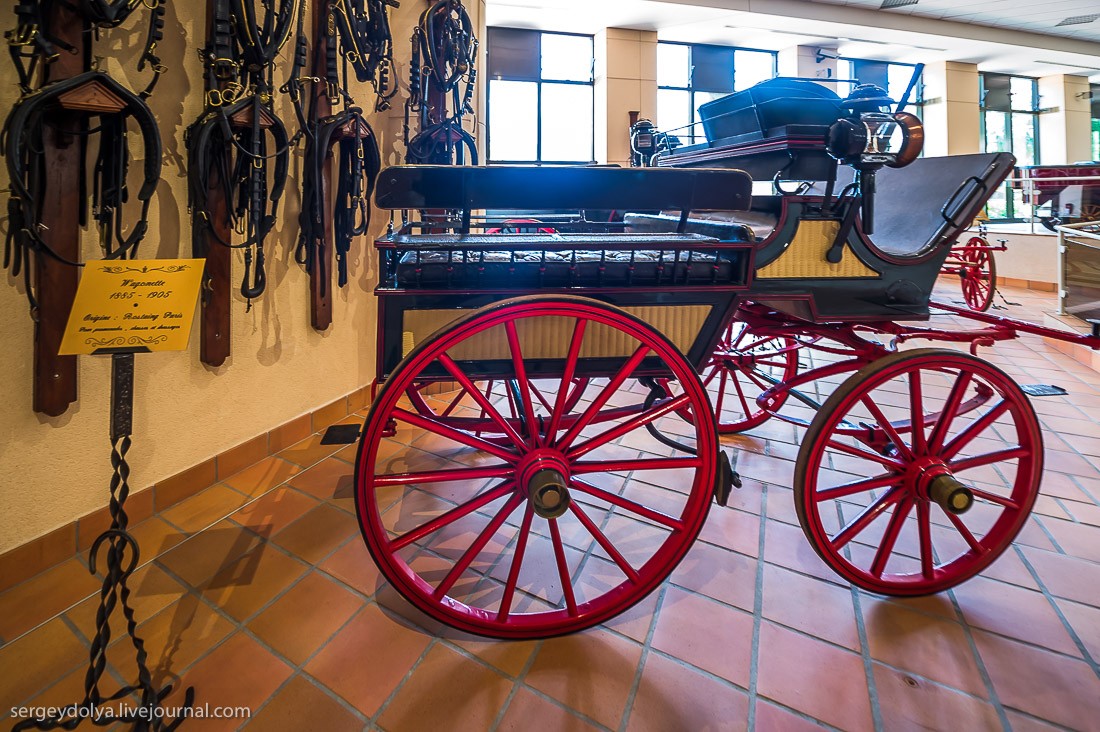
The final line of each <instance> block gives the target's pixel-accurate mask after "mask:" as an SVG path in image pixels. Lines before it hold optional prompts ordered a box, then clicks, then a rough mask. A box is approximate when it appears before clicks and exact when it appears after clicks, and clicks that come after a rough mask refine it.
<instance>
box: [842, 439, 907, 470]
mask: <svg viewBox="0 0 1100 732" xmlns="http://www.w3.org/2000/svg"><path fill="white" fill-rule="evenodd" d="M828 445H829V447H831V448H832V449H834V450H836V451H837V452H842V453H844V454H846V455H851V456H852V457H857V458H861V459H863V460H869V461H870V462H873V463H878V464H879V465H885V466H886V467H888V468H890V469H891V470H897V471H900V470H902V467H903V466H902V464H901V463H899V462H898V461H897V460H894V459H893V458H890V457H887V456H885V455H879V454H878V453H876V452H868V451H866V450H861V449H860V448H858V447H853V446H852V445H845V444H844V443H843V442H837V441H836V440H829V442H828Z"/></svg>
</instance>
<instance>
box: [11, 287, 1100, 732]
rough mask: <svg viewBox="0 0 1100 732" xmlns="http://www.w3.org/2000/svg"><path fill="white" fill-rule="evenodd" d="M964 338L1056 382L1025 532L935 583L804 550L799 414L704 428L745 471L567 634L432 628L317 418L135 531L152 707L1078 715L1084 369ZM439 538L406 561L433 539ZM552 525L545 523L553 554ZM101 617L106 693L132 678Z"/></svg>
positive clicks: (17, 689) (32, 603) (976, 721)
mask: <svg viewBox="0 0 1100 732" xmlns="http://www.w3.org/2000/svg"><path fill="white" fill-rule="evenodd" d="M1005 294H1006V296H1007V297H1008V299H1009V300H1011V301H1012V302H1014V303H1018V305H1015V306H1012V307H1010V308H1009V309H1008V310H1007V311H1005V310H1002V311H998V312H1000V313H1002V314H1011V315H1017V316H1021V317H1025V318H1031V319H1033V320H1040V319H1041V312H1042V310H1043V309H1044V308H1048V307H1050V306H1051V304H1052V301H1053V300H1052V297H1051V296H1044V295H1040V294H1038V293H1034V292H1028V291H1019V290H1008V291H1007V292H1006V293H1005ZM944 296H945V297H948V298H950V297H952V296H956V297H957V295H955V294H954V292H952V291H945V293H944ZM936 320H937V321H938V322H939V323H942V324H949V323H950V322H951V321H952V320H954V319H952V318H947V317H943V316H940V317H937V319H936ZM983 355H984V356H985V357H986V358H988V359H989V360H991V361H993V362H994V363H996V364H998V365H1000V366H1001V367H1002V368H1004V369H1005V370H1006V371H1008V372H1009V373H1010V374H1011V375H1013V376H1014V377H1015V378H1017V379H1018V380H1019V381H1021V382H1022V383H1050V384H1057V385H1059V386H1062V387H1064V388H1066V389H1068V390H1069V392H1070V394H1069V396H1065V397H1047V398H1039V399H1035V400H1034V404H1035V407H1036V410H1037V411H1038V413H1039V415H1040V419H1041V421H1042V422H1043V423H1044V428H1045V437H1046V446H1047V447H1046V449H1047V453H1046V471H1045V476H1044V482H1043V494H1042V496H1041V498H1040V500H1039V501H1038V502H1037V504H1036V507H1035V511H1034V513H1033V515H1032V517H1031V518H1030V519H1029V520H1028V523H1027V526H1026V528H1025V529H1024V531H1023V532H1022V533H1021V535H1020V537H1019V539H1018V540H1017V542H1016V544H1015V545H1014V546H1013V547H1011V548H1010V549H1009V550H1008V551H1007V552H1006V553H1005V555H1003V556H1002V557H1001V558H1000V560H999V561H998V562H997V563H995V564H994V565H993V566H992V567H990V568H989V570H987V571H986V572H985V573H984V576H982V577H979V578H975V579H973V580H971V581H970V582H968V583H966V584H963V585H961V586H960V587H958V588H956V589H955V590H953V591H949V592H946V593H943V594H941V595H937V596H933V597H925V598H918V599H912V600H897V599H885V598H882V597H879V596H876V595H872V594H869V593H866V592H863V591H861V590H857V589H854V588H852V587H850V586H849V585H848V584H847V583H846V582H844V581H843V580H842V579H841V578H840V577H838V576H837V575H836V574H834V573H833V572H832V571H831V570H830V569H829V568H828V567H826V566H825V565H824V564H823V562H822V561H821V560H820V559H819V558H818V557H817V555H816V554H815V553H814V551H813V550H812V548H811V547H810V546H809V544H808V543H807V541H806V539H805V537H804V535H803V533H802V531H801V530H800V528H798V519H797V516H796V514H795V511H794V509H793V504H792V492H791V490H790V485H791V484H790V480H791V474H792V470H793V458H794V456H795V455H796V454H797V449H798V444H799V440H801V434H800V433H799V432H797V431H796V430H795V429H794V428H792V427H790V426H789V425H786V424H783V423H779V422H776V421H774V420H773V421H772V422H768V423H765V424H763V425H761V426H760V427H758V428H756V429H754V430H752V431H751V432H749V433H748V434H746V435H742V436H737V437H730V438H726V439H724V441H723V442H724V444H725V446H726V448H727V449H730V448H732V449H734V450H736V452H737V454H738V457H739V460H738V469H739V471H740V472H741V474H742V475H743V476H744V478H745V485H744V487H743V488H742V489H741V490H740V491H737V492H736V493H735V494H734V495H733V496H732V498H731V500H730V505H729V507H727V508H722V507H713V508H712V510H711V512H710V516H709V519H708V522H707V524H706V526H705V527H704V529H703V531H702V534H701V536H700V538H699V540H698V541H697V543H696V544H695V545H694V547H693V548H692V550H691V551H690V553H689V554H688V556H687V558H686V560H685V561H684V562H683V563H682V564H681V565H680V566H679V568H677V569H676V571H675V572H674V573H673V574H672V576H671V578H670V579H669V580H667V581H666V582H664V583H663V584H662V585H661V586H660V587H659V588H658V589H657V590H656V591H655V592H654V593H653V594H652V595H650V596H649V597H648V598H646V599H645V600H644V601H642V602H641V603H640V604H639V605H637V606H636V607H634V608H632V609H631V610H629V611H628V612H626V613H624V614H623V615H621V616H619V617H617V618H615V619H613V620H611V621H609V622H607V623H605V624H604V625H603V626H600V627H597V628H594V629H592V630H589V631H587V632H584V633H581V634H578V635H573V636H568V637H563V638H557V639H553V640H546V641H537V642H535V641H523V642H499V641H486V640H483V639H479V638H476V637H473V636H466V635H463V634H461V633H456V632H453V631H451V630H449V629H444V628H442V627H440V626H439V625H438V623H436V622H434V621H430V620H428V619H426V618H425V617H424V616H423V615H421V614H420V613H418V612H417V611H415V610H413V609H412V608H411V607H410V606H408V605H407V604H406V603H405V602H404V601H403V600H402V599H401V598H400V597H399V596H397V595H396V593H395V592H394V591H393V590H392V588H390V587H389V586H388V585H387V583H386V582H385V581H384V580H383V579H382V577H381V575H380V574H379V571H378V570H377V569H376V568H375V566H374V564H373V562H372V561H371V559H370V556H369V554H368V553H367V551H366V549H365V547H364V544H363V540H362V538H361V536H360V534H359V530H358V524H357V521H356V518H355V506H354V499H353V487H352V483H353V477H352V473H353V466H352V461H353V460H354V458H355V448H354V447H350V448H349V447H341V446H323V445H321V444H320V443H319V436H318V435H314V436H312V437H310V438H309V439H307V440H305V441H304V442H302V443H300V444H298V445H295V446H292V447H290V448H288V449H287V450H286V451H284V453H282V454H281V455H280V456H277V457H273V458H268V459H266V460H264V461H262V462H261V463H259V464H257V465H255V466H252V467H250V468H247V469H246V470H244V471H242V472H241V473H239V474H237V475H235V476H231V477H230V478H228V479H227V480H225V481H224V482H223V483H221V484H218V485H216V486H214V487H212V488H209V489H207V490H206V491H204V492H203V493H202V494H200V495H198V496H195V497H193V498H191V499H189V500H187V501H184V502H183V503H180V504H178V505H177V506H175V507H173V508H171V509H169V510H167V511H165V512H163V513H162V514H160V515H158V516H155V517H153V518H151V519H149V520H148V521H146V522H144V523H143V524H142V525H139V526H138V527H137V528H136V530H135V533H137V534H138V535H139V536H140V537H141V538H142V539H143V546H142V550H143V552H142V557H143V560H144V561H146V562H147V566H145V567H144V568H143V569H142V570H140V571H139V572H138V573H137V574H136V575H135V576H134V578H133V582H132V583H133V586H134V589H135V592H134V604H135V606H136V608H137V613H138V617H139V620H140V622H141V626H140V633H141V635H142V636H144V638H145V641H146V647H147V648H148V650H149V666H150V668H151V669H152V670H153V673H154V676H155V678H156V679H157V680H158V681H159V682H168V681H175V682H177V691H176V692H174V693H173V696H172V697H171V700H170V703H171V701H174V700H176V699H178V695H179V691H178V687H179V685H180V683H182V684H184V685H188V684H193V685H194V687H195V689H196V691H197V699H198V702H199V703H205V702H209V703H210V704H212V705H220V704H234V705H236V704H240V705H247V706H250V707H252V709H253V719H252V720H251V722H250V723H248V724H247V725H246V726H247V727H248V728H249V729H258V730H277V729H288V730H305V729H318V730H343V729H365V728H369V729H385V730H394V731H403V730H427V729H464V730H465V729H469V730H482V729H487V730H488V729H500V730H518V729H553V730H573V729H576V730H591V729H609V730H623V729H629V730H648V729H652V730H693V731H695V730H708V729H710V730H727V729H743V728H746V727H749V728H756V729H760V730H784V731H787V730H798V729H803V728H807V729H808V728H812V727H822V726H823V727H826V728H840V729H854V730H862V729H887V730H893V729H899V730H901V729H920V728H926V729H933V728H938V729H961V730H979V729H997V728H1009V727H1011V728H1014V729H1032V728H1034V729H1049V728H1070V729H1089V728H1091V729H1098V728H1100V722H1098V721H1097V720H1100V666H1098V661H1100V457H1098V454H1100V374H1098V373H1096V372H1093V371H1089V370H1087V369H1086V368H1084V367H1083V366H1080V365H1078V364H1076V363H1075V362H1073V361H1072V360H1070V359H1069V358H1068V357H1066V356H1064V355H1063V354H1061V353H1059V352H1057V351H1056V350H1055V349H1053V348H1052V347H1051V346H1049V345H1047V344H1045V343H1044V342H1043V341H1041V340H1040V339H1038V338H1035V337H1024V338H1021V339H1020V340H1018V341H1015V342H1007V343H1002V344H999V345H998V346H997V347H996V348H993V349H986V350H984V351H983ZM362 416H363V415H359V416H358V417H355V418H352V421H354V420H356V419H361V418H362ZM137 439H140V435H139V436H138V437H137ZM631 439H632V440H633V441H628V442H626V443H624V444H623V445H620V448H621V449H623V450H625V451H626V452H629V453H630V454H632V455H637V454H638V451H639V450H641V451H646V450H650V449H657V450H658V451H662V454H667V453H664V452H663V449H664V448H663V447H661V446H659V445H657V446H656V447H654V445H656V443H653V444H650V442H646V440H648V436H646V435H645V434H642V435H641V436H640V437H638V438H631ZM433 449H434V450H437V451H440V450H442V449H443V448H442V446H440V445H439V444H436V442H433V441H431V440H425V441H418V442H417V444H416V445H415V447H412V448H403V449H393V450H390V452H391V454H389V455H388V456H387V459H392V460H395V461H397V462H399V463H400V464H402V465H405V466H412V465H418V464H422V463H424V462H425V461H430V460H431V459H434V458H435V455H433V453H432V450H433ZM631 451H633V452H631ZM447 457H448V458H453V459H457V460H461V459H463V458H462V456H461V455H457V454H453V453H448V455H447ZM406 469H411V468H406ZM609 477H610V476H609ZM653 482H654V483H658V484H660V485H650V486H642V487H641V488H640V490H644V491H648V492H649V494H650V497H651V499H652V500H653V501H656V502H660V501H662V500H671V499H674V498H675V495H673V494H672V493H670V492H669V491H667V490H666V488H667V487H668V486H669V485H671V484H670V483H667V482H664V483H662V482H661V481H653ZM662 486H663V487H662ZM612 487H613V486H612ZM620 487H621V481H620ZM418 500H419V501H420V503H419V504H418V503H416V502H417V501H418ZM433 500H434V498H433V497H432V496H428V495H426V494H424V495H421V496H412V497H408V496H407V497H406V504H407V506H406V507H405V509H404V510H403V511H402V512H401V514H399V515H396V516H391V518H390V519H389V520H393V521H394V522H396V524H397V525H399V526H400V525H401V522H403V521H406V520H409V517H410V515H413V514H416V513H417V512H419V511H430V510H433V507H432V506H433V504H432V501H433ZM591 510H593V511H595V509H591ZM387 515H388V514H387ZM614 528H615V527H614V526H613V525H612V524H608V531H609V533H611V532H612V530H613V529H614ZM620 528H621V527H620ZM399 530H400V529H399ZM623 531H625V529H623ZM447 538H448V537H443V540H442V541H441V542H440V546H439V547H438V553H436V554H431V555H430V556H429V555H427V554H425V555H423V558H424V561H426V562H430V561H442V560H440V557H446V556H453V554H449V553H448V552H449V551H451V552H453V551H454V548H453V547H452V546H450V545H449V544H448V543H447V541H446V539H447ZM450 538H452V539H455V538H456V537H454V536H452V537H450ZM457 538H461V536H460V535H459V536H458V537H457ZM614 538H620V537H619V536H618V535H616V537H614ZM544 543H545V542H544ZM575 543H576V537H572V536H566V537H565V544H566V545H567V546H568V552H567V554H568V555H569V557H568V561H571V562H573V561H575V560H576V557H575V556H574V555H576V554H577V551H578V550H576V549H575V547H574V544H575ZM628 544H629V542H624V544H623V546H627V545H628ZM631 548H632V550H639V551H644V549H645V547H644V546H639V547H631ZM532 551H533V550H532ZM624 551H625V550H624ZM904 551H905V549H904V547H900V546H899V552H902V553H904ZM85 562H86V560H85V559H84V558H81V559H77V560H70V561H69V562H66V563H65V564H63V565H60V566H58V567H57V568H55V569H52V570H50V571H49V572H46V573H44V574H43V575H41V576H39V577H36V578H33V579H31V580H28V581H27V582H25V583H23V584H22V585H19V586H17V587H15V588H13V589H12V590H10V591H8V592H6V593H3V594H0V642H2V643H3V645H2V646H0V716H4V717H5V719H6V715H8V714H9V711H10V707H12V706H13V705H21V704H27V703H35V704H40V703H41V704H48V703H63V702H72V701H75V700H76V697H77V696H79V695H80V690H81V683H82V678H83V676H82V674H83V672H82V669H83V665H84V664H85V663H86V660H87V647H88V639H89V635H90V633H91V629H92V626H93V618H94V607H95V601H94V600H92V599H89V593H91V592H94V591H95V590H96V584H97V583H96V582H95V580H93V579H92V578H90V577H89V576H87V574H86V573H85V572H86V570H84V567H86V563H85ZM605 564H607V563H606V562H605ZM446 566H447V565H446V564H444V565H443V568H444V569H445V568H446ZM549 566H551V567H552V565H549ZM492 571H496V570H492ZM498 575H499V572H498V574H497V575H494V576H496V577H497V580H496V581H498V582H499V580H500V577H499V576H498ZM120 632H121V627H119V626H118V625H116V628H115V639H116V640H115V645H114V646H112V649H111V655H110V661H111V663H110V666H109V669H108V672H107V678H108V681H107V682H105V684H104V686H105V687H106V688H108V689H110V688H112V686H113V685H116V684H119V683H121V682H122V681H123V679H131V678H132V677H133V674H134V671H133V668H134V663H133V660H132V654H131V653H130V652H129V648H128V646H127V644H126V641H125V640H118V638H119V636H120ZM11 721H12V720H10V719H8V720H7V722H6V723H10V722H11ZM239 726H241V722H239V721H233V722H229V721H222V722H220V723H213V722H210V721H202V722H200V721H191V722H188V723H187V724H185V726H184V727H183V728H184V729H200V728H201V729H207V728H209V729H233V728H236V727H239Z"/></svg>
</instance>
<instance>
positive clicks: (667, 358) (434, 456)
mask: <svg viewBox="0 0 1100 732" xmlns="http://www.w3.org/2000/svg"><path fill="white" fill-rule="evenodd" d="M549 334H559V338H558V339H554V338H550V337H549ZM559 341H560V342H559ZM488 352H492V353H493V358H494V359H495V360H493V361H487V360H486V358H487V356H486V353H488ZM548 362H553V363H555V364H556V363H560V364H561V365H562V366H561V369H560V373H558V374H557V378H556V384H554V388H553V389H549V388H548V389H546V390H545V391H544V396H546V397H547V402H548V403H549V404H550V408H549V409H547V408H546V405H545V404H543V403H542V401H541V400H539V399H538V398H537V397H535V396H534V395H533V390H532V389H531V383H532V381H533V380H534V377H535V376H536V370H538V373H537V375H538V376H539V377H540V378H541V379H543V380H545V379H546V378H547V373H546V371H545V366H546V364H547V363H548ZM490 366H491V367H492V368H493V369H495V375H496V378H498V379H503V380H504V381H506V382H507V383H508V384H509V389H508V391H509V392H510V393H511V394H512V396H511V399H512V400H513V402H514V403H515V405H516V407H517V410H516V411H517V413H518V419H516V418H514V417H513V416H512V413H511V411H510V408H509V406H508V400H507V398H506V397H505V396H503V395H498V396H496V397H495V398H494V397H493V396H492V392H490V393H489V394H487V393H486V392H485V391H484V390H482V389H479V388H477V386H475V383H474V381H475V378H476V379H478V380H480V381H484V380H485V379H486V378H487V376H488V374H487V373H484V371H485V369H486V368H488V367H490ZM654 373H663V374H667V375H668V376H669V378H673V379H675V380H676V381H677V382H678V383H679V384H681V385H682V392H681V393H680V394H679V395H678V396H668V397H665V398H662V399H660V400H656V401H652V400H646V397H647V396H648V395H649V390H648V389H645V388H643V387H641V386H640V385H639V383H638V379H639V378H640V377H642V376H645V375H653V374H654ZM578 375H584V376H585V377H586V378H584V379H579V380H578V379H577V377H578ZM433 379H437V380H440V379H446V380H449V381H454V382H457V383H459V384H460V385H461V386H462V388H464V389H465V390H466V394H467V395H468V396H469V397H470V398H471V399H473V400H474V401H475V402H477V406H478V408H479V409H482V410H484V411H485V414H486V416H487V418H488V419H489V420H490V421H492V422H493V424H494V425H495V426H494V428H493V430H491V431H489V432H491V433H492V434H493V437H492V438H489V437H483V436H479V435H478V434H476V430H474V429H472V428H470V429H463V428H460V427H456V426H453V423H449V420H450V415H448V416H447V417H446V418H444V417H442V416H440V415H438V414H422V413H418V412H417V411H416V409H415V408H412V404H411V403H410V401H409V398H408V393H409V390H410V389H411V388H413V387H414V385H417V384H423V383H426V382H428V381H431V380H433ZM578 388H579V389H581V390H582V392H583V393H582V394H581V395H579V396H578V395H577V394H576V390H577V389H578ZM571 404H572V405H573V406H570V405H571ZM681 409H689V410H690V411H691V413H692V414H693V415H696V419H695V420H694V424H693V429H692V430H691V431H690V432H691V434H690V435H688V436H686V437H687V439H686V440H685V442H686V443H688V444H690V445H691V446H692V447H693V448H694V453H684V452H677V451H676V450H674V449H672V448H669V447H666V446H665V445H663V444H661V443H659V442H657V441H655V440H653V439H652V438H651V436H650V435H649V434H648V432H647V431H646V429H645V426H646V425H647V424H650V423H653V424H660V423H662V422H663V421H675V422H678V423H679V424H680V425H682V424H683V423H682V422H681V421H680V418H679V417H678V416H676V412H678V411H679V410H681ZM501 436H503V437H504V438H506V439H500V438H501ZM681 439H683V438H681ZM717 450H718V445H717V436H716V430H715V422H714V416H713V412H712V411H711V408H710V405H709V403H708V401H707V397H706V393H705V392H704V390H703V387H702V384H701V383H700V382H699V378H698V376H697V375H696V374H695V372H694V370H693V369H692V367H691V365H690V364H689V363H688V362H687V361H686V359H685V358H684V357H683V355H682V354H681V353H680V352H679V351H678V350H677V349H676V347H675V346H673V345H672V344H671V343H670V342H669V341H668V340H667V339H666V338H665V337H664V336H662V335H660V334H659V333H657V332H656V331H654V330H653V329H652V328H651V327H650V326H648V325H647V324H646V323H645V322H643V321H641V320H639V319H637V318H635V317H633V316H631V315H629V314H628V313H626V312H624V311H622V310H620V309H617V308H614V307H612V306H609V305H605V304H602V303H599V302H596V301H593V300H587V299H584V298H576V297H548V298H547V297H529V298H518V299H515V300H510V301H504V302H501V303H497V304H495V305H493V306H490V307H488V308H485V309H482V310H480V311H477V312H475V313H473V314H471V315H468V316H465V317H463V318H460V319H459V320H457V321H455V322H454V323H452V324H450V325H448V326H446V327H445V328H443V329H442V330H440V331H438V332H437V333H435V334H434V335H433V336H432V337H431V338H429V339H427V340H426V341H424V342H423V343H421V344H420V345H418V346H417V347H416V348H414V349H413V351H412V352H411V353H410V354H409V355H408V356H407V357H406V358H405V359H404V360H403V361H402V362H401V364H400V365H399V366H398V367H397V368H396V369H395V371H394V373H393V374H392V375H391V376H390V377H389V379H387V381H386V383H385V384H384V386H383V387H382V389H381V390H380V392H379V393H378V396H377V398H376V399H375V401H374V404H373V405H372V407H371V411H370V414H369V415H368V417H367V422H366V426H365V427H364V431H363V437H362V440H361V442H360V446H359V455H358V458H357V461H356V479H355V480H356V508H357V512H358V515H359V522H360V527H361V529H362V532H363V536H364V539H365V540H366V543H367V547H368V548H369V550H370V552H371V555H372V556H373V558H374V560H375V562H376V563H377V564H378V566H379V568H380V570H381V572H382V574H383V575H384V576H385V577H386V579H387V580H388V581H389V582H390V583H391V584H392V585H393V587H394V588H395V589H396V590H397V591H398V592H399V593H400V594H401V595H403V596H404V597H405V598H406V599H407V600H408V601H409V602H410V603H412V604H413V605H414V606H415V607H416V608H418V609H419V610H421V611H422V612H424V613H426V614H427V615H429V616H430V617H432V618H434V619H435V620H437V621H440V622H443V623H445V624H447V625H450V626H452V627H454V628H457V629H460V630H463V631H467V632H471V633H477V634H480V635H485V636H491V637H496V638H513V639H521V638H543V637H549V636H554V635H561V634H564V633H570V632H574V631H578V630H582V629H584V628H587V627H590V626H592V625H595V624H597V623H601V622H604V621H606V620H609V619H610V618H612V617H614V616H616V615H617V614H619V613H621V612H623V611H624V610H626V609H627V608H629V607H631V606H632V605H634V604H635V603H637V602H638V601H639V600H641V599H642V598H644V597H645V596H646V595H647V594H649V593H650V592H651V591H652V590H654V589H655V588H656V587H657V586H658V585H659V584H660V583H661V582H662V581H663V580H664V579H665V578H666V577H667V576H668V575H669V573H671V572H672V570H673V568H675V566H676V565H677V564H678V563H679V561H680V560H681V559H682V558H683V557H684V555H685V554H686V553H687V551H688V549H689V548H690V546H691V544H692V542H693V541H694V540H695V538H696V536H697V535H698V533H699V530H700V529H701V528H702V525H703V522H704V520H705V518H706V515H707V511H708V509H709V505H710V499H711V495H712V491H713V488H714V484H715V480H716V470H717Z"/></svg>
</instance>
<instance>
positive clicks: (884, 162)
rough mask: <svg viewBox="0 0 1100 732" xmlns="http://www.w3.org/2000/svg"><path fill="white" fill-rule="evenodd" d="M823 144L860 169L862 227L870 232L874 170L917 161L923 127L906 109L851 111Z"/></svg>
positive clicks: (835, 154) (844, 162) (921, 146)
mask: <svg viewBox="0 0 1100 732" xmlns="http://www.w3.org/2000/svg"><path fill="white" fill-rule="evenodd" d="M887 101H888V100H887ZM825 147H826V149H827V150H828V151H829V154H830V155H832V156H833V157H834V158H836V159H837V160H839V161H840V162H841V163H843V164H844V165H849V166H851V167H853V168H855V169H856V170H857V171H859V193H860V196H861V208H862V211H861V219H862V221H863V230H864V231H865V232H866V233H867V234H873V233H874V199H875V172H876V171H878V170H879V169H880V168H882V167H884V166H888V167H891V168H901V167H904V166H906V165H908V164H909V163H911V162H913V161H914V160H916V159H917V156H919V155H920V152H921V149H922V148H923V147H924V127H923V125H922V124H921V121H920V120H919V119H918V118H917V117H916V116H914V115H912V114H909V113H908V112H898V113H891V112H882V111H860V112H855V111H853V114H852V116H850V117H844V118H841V119H838V120H837V121H836V122H834V123H833V125H832V126H831V127H830V128H829V133H828V137H827V138H826V145H825Z"/></svg>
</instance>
